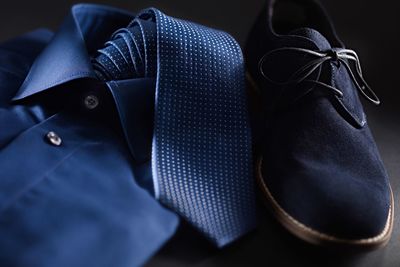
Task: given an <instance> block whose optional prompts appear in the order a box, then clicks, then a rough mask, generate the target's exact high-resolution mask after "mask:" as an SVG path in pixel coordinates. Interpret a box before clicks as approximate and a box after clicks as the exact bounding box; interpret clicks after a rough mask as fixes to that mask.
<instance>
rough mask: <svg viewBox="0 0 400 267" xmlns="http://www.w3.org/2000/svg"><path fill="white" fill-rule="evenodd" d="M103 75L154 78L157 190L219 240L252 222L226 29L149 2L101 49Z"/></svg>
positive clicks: (239, 100)
mask: <svg viewBox="0 0 400 267" xmlns="http://www.w3.org/2000/svg"><path fill="white" fill-rule="evenodd" d="M94 66H95V70H96V72H97V73H98V77H99V78H100V79H102V80H110V79H126V78H135V77H156V78H157V83H156V84H157V85H156V86H157V88H156V97H155V99H156V103H155V120H154V136H153V148H152V166H153V180H154V188H155V190H154V191H155V194H156V197H157V198H158V199H159V200H160V202H162V203H163V204H164V205H166V206H167V207H169V208H171V209H173V210H174V211H176V212H177V213H178V214H179V215H180V216H181V217H182V218H184V219H185V220H186V221H188V222H189V223H191V224H192V225H193V226H194V227H195V228H196V229H197V230H199V231H200V232H201V233H203V234H204V235H205V236H206V237H207V238H208V239H210V240H211V241H212V242H213V243H215V244H216V245H217V246H220V247H222V246H224V245H226V244H228V243H230V242H232V241H233V240H235V239H237V238H238V237H240V236H241V235H243V234H244V233H246V232H247V231H249V230H250V229H252V228H253V227H254V226H255V196H254V187H253V176H252V175H253V174H252V149H251V131H250V123H249V118H248V113H247V106H246V92H245V83H244V63H243V57H242V53H241V49H240V47H239V45H238V44H237V43H236V41H235V40H234V39H233V38H232V37H231V36H230V35H228V34H227V33H224V32H221V31H217V30H213V29H210V28H207V27H203V26H200V25H198V24H195V23H191V22H187V21H183V20H179V19H175V18H171V17H169V16H166V15H164V14H163V13H161V12H160V11H158V10H157V9H147V10H145V11H143V12H141V13H140V15H139V16H138V17H137V18H136V19H135V20H134V21H133V22H132V23H131V24H130V25H129V26H128V27H127V28H126V29H121V30H120V31H118V32H117V33H116V34H114V39H113V40H112V41H110V42H108V43H107V44H106V47H105V48H104V49H101V50H99V55H98V57H96V59H95V60H94Z"/></svg>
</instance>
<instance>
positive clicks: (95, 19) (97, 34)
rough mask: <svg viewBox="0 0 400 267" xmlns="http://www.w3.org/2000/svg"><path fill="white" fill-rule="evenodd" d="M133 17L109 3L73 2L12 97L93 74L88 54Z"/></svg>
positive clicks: (89, 76) (38, 91) (25, 95)
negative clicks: (103, 4) (76, 3)
mask: <svg viewBox="0 0 400 267" xmlns="http://www.w3.org/2000/svg"><path fill="white" fill-rule="evenodd" d="M133 18H134V15H133V14H131V13H129V12H127V11H124V10H120V9H116V8H112V7H107V6H102V5H94V4H78V5H74V6H73V7H72V8H71V11H70V13H69V15H68V16H67V18H66V19H65V21H64V23H63V24H62V25H61V27H60V29H59V30H58V31H57V33H56V34H55V36H54V38H53V39H52V40H51V41H50V43H49V44H48V45H47V46H46V47H45V48H44V50H43V51H42V52H41V54H39V56H38V57H37V58H36V59H35V61H34V63H33V65H32V67H31V69H30V71H29V73H28V75H27V76H26V78H25V81H24V82H23V84H22V85H21V87H20V89H19V91H18V92H17V94H16V95H15V97H14V98H13V100H20V99H24V98H26V97H28V96H31V95H34V94H37V93H40V92H43V91H45V90H48V89H50V88H53V87H55V86H57V85H60V84H63V83H65V82H69V81H72V80H76V79H81V78H95V74H94V72H93V68H92V64H91V61H90V56H89V55H90V54H93V53H94V52H95V51H96V49H98V48H100V47H101V46H102V45H103V44H104V42H106V41H107V39H108V38H110V36H111V34H112V33H113V32H114V31H115V30H117V29H119V28H121V27H125V26H126V25H128V24H129V22H130V21H131V20H132V19H133ZM100 29H101V30H100Z"/></svg>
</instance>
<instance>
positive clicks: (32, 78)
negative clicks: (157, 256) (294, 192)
mask: <svg viewBox="0 0 400 267" xmlns="http://www.w3.org/2000/svg"><path fill="white" fill-rule="evenodd" d="M134 18H135V16H133V15H132V14H130V13H128V12H126V11H123V10H118V9H115V8H111V7H105V6H99V5H91V4H79V5H75V6H74V7H73V8H72V9H71V12H70V14H69V15H68V17H67V18H66V19H65V21H64V23H63V24H62V26H61V28H60V29H59V30H58V31H57V32H56V33H55V34H53V33H51V32H50V31H48V30H43V29H42V30H37V31H34V32H31V33H28V34H25V35H23V36H20V37H17V38H15V39H12V40H9V41H7V42H5V43H2V44H0V127H1V131H0V170H1V175H0V263H1V265H2V266H3V265H4V266H85V267H86V266H96V267H97V266H118V267H120V266H121V267H123V266H138V265H142V264H143V263H144V262H145V261H146V260H148V259H149V257H150V256H151V255H153V254H154V253H155V252H156V251H157V250H158V249H159V248H160V247H161V246H162V245H163V244H164V243H165V242H166V241H167V240H168V239H169V238H170V237H171V236H172V235H173V234H174V232H175V230H176V228H177V225H178V220H179V219H178V215H179V217H181V218H183V219H184V220H186V221H188V222H189V223H190V224H191V225H192V226H194V228H195V229H197V230H198V231H200V232H201V233H202V234H203V235H204V236H205V237H206V238H208V239H209V240H210V241H211V242H213V243H214V244H215V245H217V246H219V247H222V246H225V245H227V244H229V243H230V242H232V241H234V240H236V239H237V238H239V237H240V236H242V235H243V234H244V233H246V232H247V231H249V230H251V229H252V228H253V227H254V226H255V203H254V192H253V181H252V171H251V168H252V161H251V154H252V151H251V131H250V125H249V123H248V114H247V105H246V97H245V95H246V93H245V86H244V69H243V65H244V64H243V58H242V54H241V50H240V47H239V45H238V44H237V43H236V42H235V41H234V39H233V38H232V37H231V36H229V35H228V34H226V33H224V32H221V31H217V30H212V29H209V28H206V27H203V26H200V25H197V24H194V23H190V22H184V21H182V20H178V19H174V18H171V17H168V16H166V15H164V14H162V13H161V12H160V11H158V10H156V9H147V10H145V11H143V12H142V13H140V14H139V15H138V16H137V17H136V18H135V19H134ZM135 23H137V25H136V24H135ZM155 23H156V24H155ZM127 25H129V26H131V27H132V29H131V30H132V31H134V30H139V29H140V30H141V31H142V33H144V34H142V36H144V37H146V38H144V37H143V40H142V42H135V44H136V45H138V46H140V45H141V44H143V47H137V48H138V51H140V52H143V58H144V59H146V60H147V61H149V62H147V61H146V64H144V66H145V72H146V73H147V74H148V75H144V76H140V77H139V76H138V77H135V78H129V77H130V76H129V72H127V73H126V74H127V76H123V78H124V79H123V80H118V79H116V80H107V82H104V81H100V80H99V79H98V76H97V74H98V73H96V72H95V70H94V68H93V56H94V55H95V54H96V51H97V49H99V48H101V47H103V45H104V43H106V42H107V41H108V40H109V39H110V36H112V33H114V32H115V31H116V30H118V29H121V28H124V27H126V26H127ZM144 25H147V26H151V27H144ZM135 26H136V27H135ZM156 26H157V30H156ZM149 31H153V32H152V34H149V33H150V32H149ZM155 31H157V34H156V32H155ZM138 36H139V35H138ZM152 36H157V40H154V39H155V38H153V37H152ZM133 38H135V36H133ZM144 44H146V49H145V48H144V47H145V46H144ZM156 54H157V56H156ZM135 55H136V54H135ZM151 55H152V56H151ZM132 56H134V55H132ZM139 56H140V54H139ZM153 60H154V61H153ZM174 64H175V65H174ZM150 73H152V74H154V75H149V74H150ZM155 73H157V75H155ZM153 76H154V77H153ZM156 76H157V77H156ZM171 77H173V78H171ZM153 123H154V129H153ZM156 199H158V200H159V201H160V203H163V204H164V205H165V206H166V207H169V208H170V209H171V210H174V211H175V212H176V213H174V212H171V211H170V210H169V209H166V208H165V207H164V206H162V205H161V204H160V203H159V202H158V201H157V200H156Z"/></svg>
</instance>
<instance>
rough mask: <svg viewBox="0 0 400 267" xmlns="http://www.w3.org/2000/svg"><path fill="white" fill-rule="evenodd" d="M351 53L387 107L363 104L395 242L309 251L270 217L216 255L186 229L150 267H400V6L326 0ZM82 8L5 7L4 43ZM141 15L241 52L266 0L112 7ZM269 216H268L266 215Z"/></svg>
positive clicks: (174, 0) (1, 20)
mask: <svg viewBox="0 0 400 267" xmlns="http://www.w3.org/2000/svg"><path fill="white" fill-rule="evenodd" d="M321 1H322V2H323V3H324V4H325V5H326V7H327V9H328V11H329V13H330V14H331V17H332V18H333V21H334V22H335V25H336V28H337V31H338V33H339V36H340V37H341V38H342V40H343V41H344V42H345V43H346V45H347V47H348V48H351V49H354V50H356V51H357V52H358V54H359V56H360V58H361V62H362V66H363V69H364V74H365V77H366V79H367V81H368V82H369V84H370V85H371V87H372V88H373V89H374V90H375V92H377V94H378V95H379V96H380V98H381V100H382V102H383V105H382V106H380V107H378V108H377V107H373V106H371V105H369V104H367V103H366V104H365V108H366V110H367V114H368V116H369V124H370V126H371V128H372V131H373V133H374V135H375V137H376V141H377V143H378V146H379V148H380V151H381V153H382V157H383V159H384V161H385V164H386V166H387V169H388V172H389V175H390V177H391V182H392V187H393V189H394V193H395V208H396V210H395V215H398V216H396V219H395V226H394V232H393V236H392V239H391V241H390V243H389V244H388V245H387V246H386V247H385V248H383V249H379V250H376V251H372V252H362V253H360V252H351V251H332V250H327V249H324V248H317V247H314V246H310V245H307V244H305V243H303V242H301V241H299V240H297V239H296V238H294V237H292V236H291V235H289V234H288V233H287V232H286V231H285V230H284V229H282V228H281V226H279V225H278V224H277V223H276V222H275V221H274V220H273V219H272V218H271V216H270V215H269V214H268V213H267V212H266V211H265V212H262V214H261V221H262V223H261V226H260V227H259V229H257V230H256V231H255V232H253V233H252V234H250V235H248V236H246V237H245V238H244V239H242V240H240V241H239V242H236V243H235V244H233V245H231V246H230V247H228V248H226V249H224V250H222V251H216V250H214V249H212V248H211V247H210V246H209V245H208V243H207V242H205V241H204V240H202V239H201V238H200V237H199V236H197V235H196V234H194V233H193V232H192V231H191V230H190V229H186V227H183V228H182V229H180V230H179V232H178V235H177V236H176V237H175V238H174V239H173V240H171V241H170V242H169V243H168V244H167V245H166V246H165V247H164V248H163V249H162V250H161V251H160V252H159V253H158V254H157V255H156V256H155V257H154V258H153V259H152V260H151V261H150V263H149V264H148V266H188V265H195V266H363V267H364V266H367V267H369V266H371V267H379V266H387V267H399V266H400V229H399V228H400V215H399V214H400V209H398V206H399V205H398V204H399V202H398V195H399V192H400V190H399V186H400V178H399V175H400V118H399V115H400V106H399V104H398V103H399V101H398V98H399V97H400V88H399V84H398V82H399V79H400V68H399V65H398V64H399V62H400V28H399V26H400V14H399V13H400V7H399V4H398V1H395V0H380V1H373V0H321ZM78 2H79V1H65V0H64V1H54V0H47V1H46V0H36V1H34V0H33V1H21V0H11V1H2V3H1V4H0V25H1V26H0V41H3V40H6V39H8V38H11V37H13V36H16V35H18V34H21V33H24V32H26V31H29V30H33V29H35V28H38V27H48V28H51V29H53V30H55V29H57V27H58V25H59V24H60V23H61V22H62V20H63V18H64V17H65V15H66V14H67V12H68V11H69V8H70V6H71V5H72V4H74V3H78ZM86 2H96V3H103V4H109V5H113V6H116V7H121V8H125V9H128V10H131V11H133V12H137V11H139V10H140V9H142V8H146V7H149V6H154V7H157V8H159V9H161V10H162V11H164V13H166V14H168V15H171V16H176V17H180V18H185V19H190V20H193V21H195V22H198V23H202V24H205V25H208V26H212V27H216V28H219V29H223V30H225V31H227V32H229V33H231V34H232V35H233V36H234V37H235V38H236V39H237V40H238V41H239V43H240V44H241V45H243V44H244V42H245V40H246V35H247V32H248V30H249V29H250V27H251V25H252V23H253V21H254V19H255V17H256V15H257V14H258V13H259V11H260V10H261V8H262V6H263V2H264V1H263V0H243V1H238V0H198V1H196V0H164V1H150V0H131V1H126V0H125V1H123V0H118V1H117V0H109V1H104V0H103V1H101V0H98V1H86ZM263 211H264V210H263Z"/></svg>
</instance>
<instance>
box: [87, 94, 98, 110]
mask: <svg viewBox="0 0 400 267" xmlns="http://www.w3.org/2000/svg"><path fill="white" fill-rule="evenodd" d="M84 104H85V107H86V108H87V109H95V108H96V107H97V106H98V105H99V99H98V98H97V96H95V95H88V96H86V97H85V99H84Z"/></svg>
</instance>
